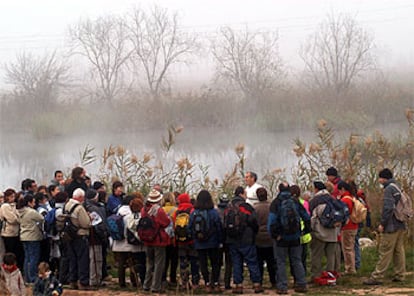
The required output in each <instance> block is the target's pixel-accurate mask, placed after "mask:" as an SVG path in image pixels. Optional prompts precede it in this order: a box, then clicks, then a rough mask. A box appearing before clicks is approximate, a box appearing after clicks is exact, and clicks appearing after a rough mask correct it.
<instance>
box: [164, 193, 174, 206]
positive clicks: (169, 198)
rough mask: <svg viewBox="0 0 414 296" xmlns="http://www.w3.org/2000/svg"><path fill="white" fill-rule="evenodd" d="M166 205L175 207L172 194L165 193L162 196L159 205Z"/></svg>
mask: <svg viewBox="0 0 414 296" xmlns="http://www.w3.org/2000/svg"><path fill="white" fill-rule="evenodd" d="M167 203H170V204H171V205H172V206H175V205H176V202H175V195H174V193H172V192H166V193H164V194H163V195H162V201H161V205H162V206H165V205H166V204H167Z"/></svg>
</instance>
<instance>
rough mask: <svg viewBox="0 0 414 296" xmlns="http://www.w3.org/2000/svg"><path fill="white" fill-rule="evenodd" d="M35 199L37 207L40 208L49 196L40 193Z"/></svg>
mask: <svg viewBox="0 0 414 296" xmlns="http://www.w3.org/2000/svg"><path fill="white" fill-rule="evenodd" d="M34 199H35V200H36V207H38V206H39V204H40V202H41V201H42V200H44V199H47V195H45V194H43V193H41V192H38V193H36V194H35V195H34Z"/></svg>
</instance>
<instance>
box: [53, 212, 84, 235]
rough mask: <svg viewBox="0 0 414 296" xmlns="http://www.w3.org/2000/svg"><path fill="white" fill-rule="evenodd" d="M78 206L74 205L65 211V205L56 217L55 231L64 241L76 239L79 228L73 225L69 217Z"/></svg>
mask: <svg viewBox="0 0 414 296" xmlns="http://www.w3.org/2000/svg"><path fill="white" fill-rule="evenodd" d="M78 206H80V204H75V205H74V206H72V208H71V209H70V210H69V211H66V210H65V208H66V204H65V206H64V207H63V209H62V214H61V215H59V216H57V217H56V231H57V232H58V233H59V236H60V238H61V239H62V240H64V241H72V240H74V239H75V238H77V237H78V230H79V227H78V226H76V225H75V224H73V222H72V219H71V216H72V213H73V212H74V211H75V209H76V208H77V207H78Z"/></svg>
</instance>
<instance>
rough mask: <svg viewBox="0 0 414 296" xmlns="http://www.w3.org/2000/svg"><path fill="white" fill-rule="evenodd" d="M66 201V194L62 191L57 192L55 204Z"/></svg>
mask: <svg viewBox="0 0 414 296" xmlns="http://www.w3.org/2000/svg"><path fill="white" fill-rule="evenodd" d="M67 200H68V194H67V193H66V192H64V191H62V192H59V193H58V194H56V196H55V202H56V203H65V202H66V201H67Z"/></svg>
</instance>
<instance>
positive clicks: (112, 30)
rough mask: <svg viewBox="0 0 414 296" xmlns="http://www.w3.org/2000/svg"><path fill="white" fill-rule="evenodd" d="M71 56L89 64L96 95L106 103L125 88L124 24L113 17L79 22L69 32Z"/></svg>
mask: <svg viewBox="0 0 414 296" xmlns="http://www.w3.org/2000/svg"><path fill="white" fill-rule="evenodd" d="M69 36H70V41H71V44H72V46H73V49H72V50H73V53H74V54H79V55H82V56H84V57H86V59H87V60H88V62H89V63H90V64H91V75H92V78H93V80H94V82H95V83H96V86H97V89H98V95H99V96H100V97H101V98H103V99H104V100H105V101H107V102H112V100H113V99H114V98H115V97H116V96H117V95H119V94H120V93H121V92H122V91H123V90H125V89H126V88H127V87H126V86H125V81H124V78H125V77H124V74H125V73H124V69H125V66H126V64H127V61H128V60H129V58H130V56H131V50H130V49H128V38H127V30H126V26H125V22H124V21H123V20H122V19H121V18H119V17H115V16H105V17H100V18H98V19H97V20H94V21H92V20H90V19H87V20H85V21H80V22H79V23H78V24H77V25H75V26H73V27H71V28H70V29H69Z"/></svg>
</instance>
